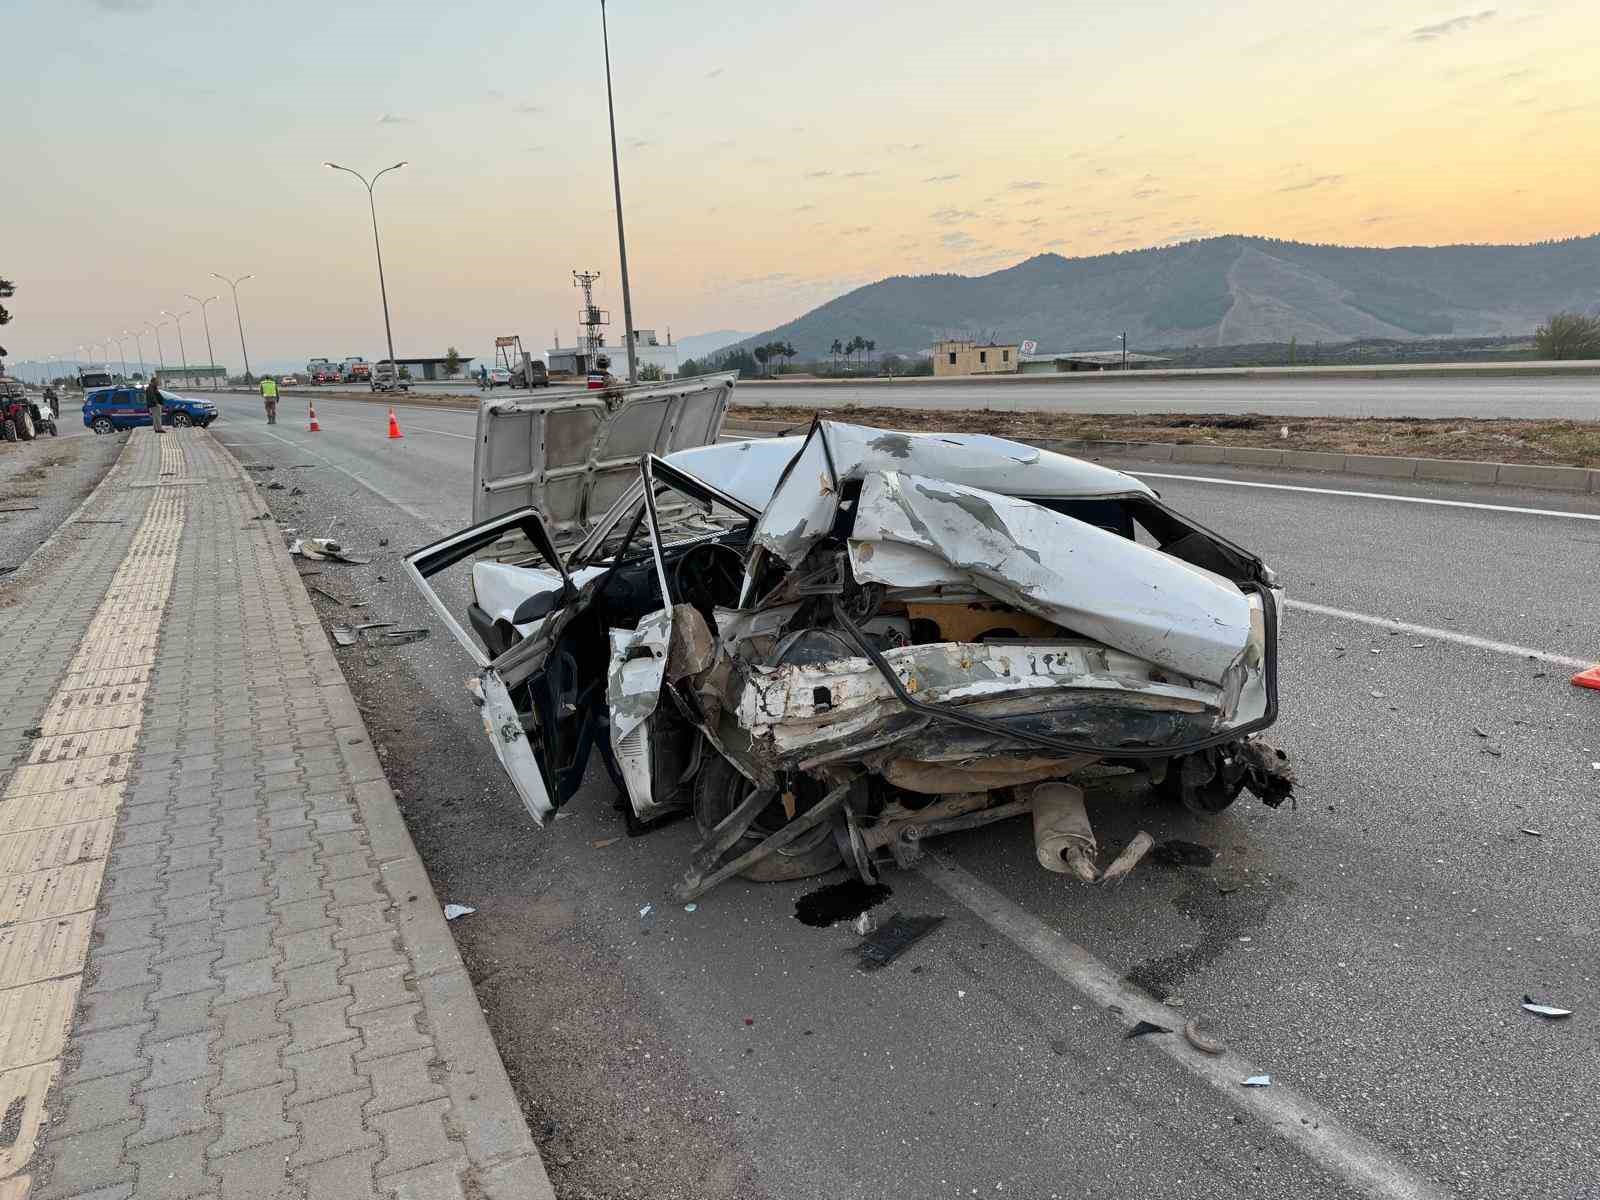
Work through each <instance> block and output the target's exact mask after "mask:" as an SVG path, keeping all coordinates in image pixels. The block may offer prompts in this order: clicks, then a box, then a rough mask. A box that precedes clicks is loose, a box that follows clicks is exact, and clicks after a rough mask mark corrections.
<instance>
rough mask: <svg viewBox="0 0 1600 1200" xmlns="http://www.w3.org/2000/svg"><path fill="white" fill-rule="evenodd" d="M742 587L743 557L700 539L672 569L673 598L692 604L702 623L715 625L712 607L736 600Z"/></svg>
mask: <svg viewBox="0 0 1600 1200" xmlns="http://www.w3.org/2000/svg"><path fill="white" fill-rule="evenodd" d="M743 586H744V559H743V558H741V557H740V556H739V552H738V551H736V550H734V549H733V548H732V547H730V546H723V545H720V544H718V543H717V542H702V543H701V544H700V545H698V546H695V547H693V548H692V549H690V550H689V551H688V553H686V554H685V555H684V556H683V557H682V558H680V559H679V560H678V561H677V562H676V563H675V564H674V565H673V568H672V590H673V592H674V597H673V598H674V599H675V600H676V601H678V602H679V603H682V604H692V605H694V607H695V608H696V609H697V610H699V613H700V615H701V616H702V617H704V618H705V619H706V623H707V624H708V625H710V626H711V627H712V628H713V629H715V628H716V626H717V623H716V618H715V616H714V610H715V609H716V607H717V606H718V605H722V606H723V607H727V606H729V605H733V604H737V603H738V601H739V589H740V588H741V587H743Z"/></svg>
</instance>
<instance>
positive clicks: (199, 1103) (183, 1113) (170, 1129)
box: [128, 1079, 217, 1147]
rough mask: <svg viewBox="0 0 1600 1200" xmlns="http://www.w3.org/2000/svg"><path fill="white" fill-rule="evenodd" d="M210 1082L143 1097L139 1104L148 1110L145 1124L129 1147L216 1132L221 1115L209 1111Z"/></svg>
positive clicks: (145, 1093) (157, 1090) (196, 1082)
mask: <svg viewBox="0 0 1600 1200" xmlns="http://www.w3.org/2000/svg"><path fill="white" fill-rule="evenodd" d="M209 1086H210V1084H209V1083H208V1081H207V1080H204V1079H191V1080H189V1081H188V1082H186V1083H175V1084H172V1085H171V1086H170V1087H159V1088H151V1089H149V1090H147V1091H143V1092H140V1093H139V1096H138V1103H139V1106H140V1107H141V1108H143V1109H144V1123H143V1124H142V1125H141V1126H140V1127H139V1130H138V1132H137V1133H135V1134H134V1135H133V1136H132V1137H130V1138H129V1139H128V1145H129V1146H130V1147H132V1146H142V1145H145V1144H146V1143H148V1142H160V1141H165V1140H166V1139H167V1138H170V1137H176V1136H178V1135H179V1134H181V1133H200V1132H202V1131H204V1130H207V1129H214V1128H215V1127H216V1125H217V1115H216V1114H215V1113H212V1112H208V1111H206V1090H207V1088H208V1087H209Z"/></svg>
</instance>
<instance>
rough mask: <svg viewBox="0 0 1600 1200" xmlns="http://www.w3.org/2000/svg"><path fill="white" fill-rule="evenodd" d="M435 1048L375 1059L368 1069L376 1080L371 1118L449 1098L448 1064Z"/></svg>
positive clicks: (373, 1086)
mask: <svg viewBox="0 0 1600 1200" xmlns="http://www.w3.org/2000/svg"><path fill="white" fill-rule="evenodd" d="M434 1053H435V1052H434V1050H433V1049H432V1047H425V1048H423V1049H421V1050H409V1051H407V1052H405V1053H404V1054H391V1055H389V1056H388V1057H387V1058H377V1059H373V1060H372V1061H371V1062H369V1063H367V1064H365V1066H364V1068H363V1069H364V1070H366V1071H367V1072H369V1073H370V1078H371V1079H372V1099H371V1100H369V1101H367V1110H366V1111H367V1116H368V1117H369V1118H371V1117H372V1116H374V1115H376V1114H378V1113H386V1112H392V1111H393V1110H394V1109H397V1108H406V1107H408V1106H410V1105H413V1104H422V1103H425V1102H427V1101H429V1100H440V1099H444V1098H445V1096H446V1091H445V1087H444V1083H443V1071H444V1064H443V1063H442V1062H440V1061H439V1060H438V1059H437V1058H435V1057H434Z"/></svg>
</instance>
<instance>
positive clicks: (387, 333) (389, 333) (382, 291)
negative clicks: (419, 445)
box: [322, 160, 406, 380]
mask: <svg viewBox="0 0 1600 1200" xmlns="http://www.w3.org/2000/svg"><path fill="white" fill-rule="evenodd" d="M322 165H323V166H325V167H332V168H333V169H334V170H335V171H343V172H345V173H346V174H347V175H354V176H355V177H356V178H357V179H359V180H361V182H362V183H363V184H366V188H367V207H368V208H369V209H371V210H372V248H373V249H374V250H375V251H377V253H378V294H379V295H380V296H381V297H383V336H384V337H385V338H387V339H388V342H389V367H390V369H392V370H393V371H394V377H395V379H396V380H398V379H399V378H400V364H399V363H397V362H395V360H394V331H393V330H392V329H391V328H390V327H389V289H388V288H387V287H386V286H385V285H384V282H383V246H382V245H380V244H379V242H378V205H377V202H376V201H374V200H373V198H372V189H373V188H374V187H375V186H376V185H377V182H378V180H380V179H382V178H383V177H384V176H385V175H387V174H388V173H389V172H390V171H398V170H399V169H400V168H401V167H403V166H405V165H406V164H405V162H404V161H403V160H402V161H401V162H397V163H395V164H394V166H392V167H385V168H384V169H383V170H381V171H379V172H378V173H377V174H376V175H374V176H373V177H372V182H370V183H368V182H367V177H366V176H365V175H363V174H362V173H361V172H360V171H352V170H351V169H350V168H349V167H341V166H340V165H339V164H338V163H323V164H322Z"/></svg>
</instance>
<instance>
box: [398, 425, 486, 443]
mask: <svg viewBox="0 0 1600 1200" xmlns="http://www.w3.org/2000/svg"><path fill="white" fill-rule="evenodd" d="M411 429H412V432H414V433H437V434H438V435H439V436H440V437H454V438H461V439H462V440H463V441H468V442H474V441H477V435H476V434H472V433H451V432H450V431H449V430H448V429H424V428H423V427H422V426H421V425H413V426H412V427H411Z"/></svg>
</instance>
